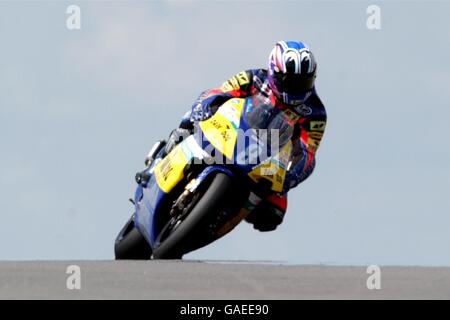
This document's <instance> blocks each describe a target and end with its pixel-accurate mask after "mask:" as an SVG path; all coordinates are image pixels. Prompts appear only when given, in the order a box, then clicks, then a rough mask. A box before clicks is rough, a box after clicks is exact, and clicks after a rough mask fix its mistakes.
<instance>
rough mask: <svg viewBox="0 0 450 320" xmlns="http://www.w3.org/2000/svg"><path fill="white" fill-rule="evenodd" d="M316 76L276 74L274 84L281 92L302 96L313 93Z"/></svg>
mask: <svg viewBox="0 0 450 320" xmlns="http://www.w3.org/2000/svg"><path fill="white" fill-rule="evenodd" d="M314 78H315V76H314V74H309V75H304V74H297V73H296V74H292V73H281V72H275V73H274V75H273V82H274V84H275V86H276V87H277V89H278V90H279V91H280V92H285V93H287V94H292V95H300V94H303V93H305V92H308V91H311V89H312V88H313V87H314Z"/></svg>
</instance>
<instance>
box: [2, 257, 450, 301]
mask: <svg viewBox="0 0 450 320" xmlns="http://www.w3.org/2000/svg"><path fill="white" fill-rule="evenodd" d="M70 265H77V266H79V267H80V269H81V290H68V289H67V286H66V282H67V278H68V277H69V275H68V274H67V273H66V271H67V267H68V266H70ZM368 277H369V274H367V273H366V268H365V267H334V266H286V265H276V264H251V263H220V262H197V261H148V262H135V261H125V262H114V261H73V262H48V261H46V262H0V299H188V300H190V299H450V268H419V267H382V268H381V290H368V289H367V286H366V282H367V278H368Z"/></svg>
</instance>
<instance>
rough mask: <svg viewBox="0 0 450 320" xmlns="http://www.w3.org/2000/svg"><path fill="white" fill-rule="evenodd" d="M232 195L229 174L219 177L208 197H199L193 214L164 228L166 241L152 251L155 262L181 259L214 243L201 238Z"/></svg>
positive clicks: (162, 233) (207, 194)
mask: <svg viewBox="0 0 450 320" xmlns="http://www.w3.org/2000/svg"><path fill="white" fill-rule="evenodd" d="M197 192H198V191H197ZM232 194H233V181H232V179H231V178H230V177H229V176H227V175H226V174H223V173H217V174H216V175H215V176H214V177H213V179H212V181H211V183H210V185H209V187H208V188H207V190H206V191H205V193H204V194H203V195H201V194H200V195H198V199H196V201H195V204H194V205H193V208H192V209H191V210H190V212H187V214H186V215H185V216H183V217H173V218H172V219H171V220H170V221H169V222H168V223H167V225H166V226H165V227H164V228H163V230H162V231H161V235H162V236H163V238H160V239H159V241H158V242H159V244H158V243H157V245H156V248H155V249H154V250H153V258H154V259H181V258H182V256H183V254H185V253H188V252H189V251H192V250H195V249H197V248H199V247H201V246H205V245H206V244H208V243H210V242H212V241H214V240H215V239H213V238H209V239H208V238H207V236H205V237H203V238H202V236H203V235H204V234H205V229H207V227H208V222H209V221H210V220H211V218H214V217H215V216H217V214H218V213H220V212H221V210H223V209H224V208H225V207H226V206H227V205H229V204H230V203H229V202H230V200H231V199H232ZM227 201H228V202H227Z"/></svg>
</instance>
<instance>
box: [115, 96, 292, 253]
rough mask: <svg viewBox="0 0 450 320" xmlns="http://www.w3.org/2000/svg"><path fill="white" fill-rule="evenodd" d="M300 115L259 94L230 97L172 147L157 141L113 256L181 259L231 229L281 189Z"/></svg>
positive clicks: (148, 159)
mask: <svg viewBox="0 0 450 320" xmlns="http://www.w3.org/2000/svg"><path fill="white" fill-rule="evenodd" d="M297 119H298V115H297V114H295V113H294V112H292V111H290V110H280V109H277V108H274V107H273V106H272V105H271V103H270V101H269V100H268V99H267V98H266V97H263V96H252V97H248V98H245V99H244V98H232V99H230V100H228V101H227V102H225V103H224V104H222V105H221V106H220V107H219V108H218V110H217V112H216V113H215V114H214V115H213V116H212V117H210V118H209V119H207V120H204V121H200V122H198V124H197V125H196V130H195V131H194V133H193V134H191V135H189V136H187V137H186V138H185V139H183V140H182V141H181V142H180V143H178V144H176V146H175V147H173V149H172V150H170V151H167V150H166V148H165V147H166V143H165V141H164V140H163V141H159V142H157V143H156V144H155V146H154V147H153V148H152V150H151V151H150V153H149V155H148V157H147V161H146V164H148V167H147V169H146V170H145V171H143V172H141V173H138V174H137V175H136V182H137V188H136V191H135V194H134V199H132V200H131V201H132V202H133V204H134V213H133V215H132V217H131V218H130V220H129V221H128V222H127V223H126V224H125V226H124V227H123V228H122V230H121V231H120V233H119V235H118V236H117V238H116V241H115V256H116V259H118V260H121V259H181V258H182V257H183V255H185V254H186V253H189V252H191V251H194V250H197V249H199V248H201V247H204V246H206V245H208V244H210V243H212V242H213V241H216V240H218V239H219V238H221V237H223V236H224V235H226V234H228V233H229V232H230V231H231V230H233V229H234V228H235V227H236V226H237V225H238V224H239V223H240V222H241V221H242V220H244V219H245V218H246V217H247V215H248V214H249V213H250V212H251V211H252V210H253V209H254V208H255V207H256V206H257V205H258V204H259V203H260V202H261V199H264V198H265V197H266V196H267V195H268V194H270V193H279V192H281V191H282V190H283V183H284V180H285V176H286V172H287V171H288V170H289V167H290V165H291V162H290V159H291V153H292V149H293V146H292V142H291V137H292V134H293V130H294V124H295V123H296V121H297Z"/></svg>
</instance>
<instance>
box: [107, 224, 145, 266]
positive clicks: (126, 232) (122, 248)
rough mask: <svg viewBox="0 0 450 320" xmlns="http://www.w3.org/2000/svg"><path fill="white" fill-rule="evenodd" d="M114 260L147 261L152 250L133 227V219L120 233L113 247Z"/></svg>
mask: <svg viewBox="0 0 450 320" xmlns="http://www.w3.org/2000/svg"><path fill="white" fill-rule="evenodd" d="M114 253H115V257H116V260H149V259H150V257H151V255H152V249H151V248H150V246H149V244H148V243H147V241H146V240H145V238H144V236H143V235H142V234H141V233H140V232H139V230H138V229H136V227H135V226H134V222H133V218H131V219H130V220H129V221H128V222H127V224H126V225H125V226H124V227H123V229H122V230H121V231H120V233H119V235H118V236H117V238H116V242H115V245H114Z"/></svg>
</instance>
